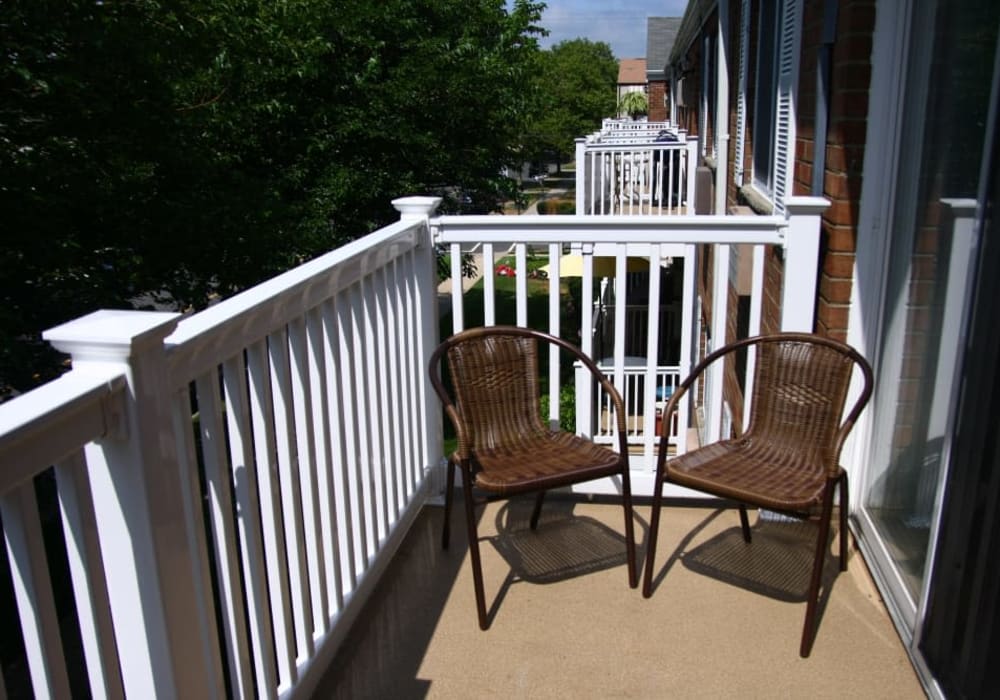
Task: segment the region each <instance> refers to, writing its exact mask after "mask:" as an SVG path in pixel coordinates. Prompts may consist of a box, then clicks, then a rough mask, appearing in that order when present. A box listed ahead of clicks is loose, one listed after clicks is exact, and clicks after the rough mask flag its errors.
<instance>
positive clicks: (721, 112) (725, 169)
mask: <svg viewBox="0 0 1000 700" xmlns="http://www.w3.org/2000/svg"><path fill="white" fill-rule="evenodd" d="M718 10H719V36H718V40H717V41H716V42H715V43H716V46H717V47H718V48H717V54H716V81H715V85H716V95H715V134H716V138H715V143H716V148H715V151H716V154H715V208H714V212H715V213H716V214H718V215H723V214H725V213H726V194H727V191H728V189H729V61H728V60H727V50H726V49H727V47H728V45H729V0H719V4H718Z"/></svg>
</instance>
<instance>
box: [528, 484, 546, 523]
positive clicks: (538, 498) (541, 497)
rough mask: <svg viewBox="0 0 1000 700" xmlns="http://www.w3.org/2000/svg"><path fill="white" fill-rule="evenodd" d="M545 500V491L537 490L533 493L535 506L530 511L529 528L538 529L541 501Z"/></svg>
mask: <svg viewBox="0 0 1000 700" xmlns="http://www.w3.org/2000/svg"><path fill="white" fill-rule="evenodd" d="M543 501H545V491H539V492H538V493H537V494H536V495H535V508H534V510H532V511H531V522H530V524H531V529H532V530H537V529H538V518H539V516H540V515H541V514H542V502H543Z"/></svg>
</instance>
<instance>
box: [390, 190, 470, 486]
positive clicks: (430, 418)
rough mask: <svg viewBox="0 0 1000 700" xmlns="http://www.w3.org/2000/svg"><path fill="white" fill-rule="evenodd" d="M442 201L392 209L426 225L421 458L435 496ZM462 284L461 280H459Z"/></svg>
mask: <svg viewBox="0 0 1000 700" xmlns="http://www.w3.org/2000/svg"><path fill="white" fill-rule="evenodd" d="M440 203H441V198H440V197H401V198H399V199H394V200H392V206H394V207H395V208H396V211H398V212H399V214H400V216H399V219H400V221H412V222H415V223H416V222H418V221H423V222H424V232H423V236H424V239H423V241H422V242H421V244H420V245H419V246H418V247H417V250H416V253H415V255H416V260H415V261H414V262H415V269H416V270H417V278H416V280H415V282H416V293H417V294H416V297H417V298H416V304H417V314H418V315H419V318H418V321H417V325H418V328H419V332H420V342H419V343H418V345H417V366H418V368H419V372H420V379H419V386H420V394H421V396H420V402H419V405H420V406H421V407H422V408H423V414H422V426H421V427H422V432H423V436H424V439H423V440H422V443H423V454H422V455H421V458H422V460H423V461H422V464H423V467H424V472H425V473H426V474H427V475H428V477H430V478H431V479H432V481H431V486H432V491H431V493H437V491H438V490H439V488H438V485H439V484H440V483H442V475H441V473H440V472H441V469H440V468H439V467H440V466H441V462H442V456H443V452H442V444H441V440H442V434H443V433H442V425H443V421H442V417H441V405H440V403H439V402H438V400H437V397H436V396H435V395H434V391H433V389H432V388H431V384H430V376H429V375H428V365H427V363H428V362H429V361H430V357H431V354H432V353H433V352H434V348H436V347H437V345H438V342H439V338H438V335H439V334H440V330H439V327H440V323H439V321H438V299H437V272H436V271H437V254H436V252H435V248H434V239H433V232H432V231H431V227H430V217H431V216H433V215H434V212H435V211H436V210H437V208H438V205H439V204H440ZM458 283H459V284H461V279H459V280H458Z"/></svg>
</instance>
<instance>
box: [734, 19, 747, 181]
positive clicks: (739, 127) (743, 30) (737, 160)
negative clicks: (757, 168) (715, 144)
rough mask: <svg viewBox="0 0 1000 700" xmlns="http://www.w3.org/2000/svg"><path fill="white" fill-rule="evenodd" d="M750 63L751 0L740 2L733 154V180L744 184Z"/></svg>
mask: <svg viewBox="0 0 1000 700" xmlns="http://www.w3.org/2000/svg"><path fill="white" fill-rule="evenodd" d="M749 65H750V0H742V2H741V3H740V58H739V69H738V70H739V73H738V76H739V77H738V81H739V83H738V86H739V87H738V91H737V95H736V153H735V154H734V156H733V181H734V182H735V183H736V186H737V187H742V186H743V148H744V142H745V141H746V133H747V72H748V69H749Z"/></svg>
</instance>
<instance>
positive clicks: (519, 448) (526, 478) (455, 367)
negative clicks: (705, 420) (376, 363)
mask: <svg viewBox="0 0 1000 700" xmlns="http://www.w3.org/2000/svg"><path fill="white" fill-rule="evenodd" d="M540 344H546V345H547V344H554V345H557V346H559V347H560V348H562V349H563V350H565V351H567V352H569V353H570V354H571V355H572V356H573V359H574V360H576V361H579V362H580V363H582V365H583V366H584V367H586V368H587V369H589V370H590V372H591V374H592V375H593V377H594V379H595V380H596V381H598V382H600V383H601V385H602V386H603V390H604V392H605V393H606V394H607V395H608V396H609V397H610V398H611V401H612V403H613V405H614V407H615V418H616V420H617V423H616V425H617V427H618V431H617V432H618V438H619V444H618V452H617V453H616V452H614V451H612V450H609V449H607V448H605V447H602V446H600V445H596V444H594V443H593V442H592V441H590V440H588V439H586V438H583V437H580V436H577V435H572V434H570V433H566V432H562V431H558V430H551V429H549V428H548V427H547V426H546V425H545V423H544V422H543V421H542V417H541V414H540V411H539V396H540V386H539V380H538V374H539V367H538V352H539V350H538V346H539V345H540ZM442 362H444V363H446V364H447V365H448V370H449V375H450V378H451V383H452V386H453V388H454V399H453V398H452V396H451V395H450V394H449V392H448V391H447V390H446V389H445V386H444V382H443V380H442V377H441V373H440V365H441V364H442ZM430 375H431V383H432V384H433V386H434V389H435V391H436V392H437V394H438V396H439V397H440V398H441V401H442V403H443V404H444V408H445V412H446V413H447V415H448V417H449V419H450V420H451V422H452V424H453V425H454V426H455V432H456V436H457V438H458V447H457V449H456V450H455V453H454V454H452V455H450V456H449V458H448V474H447V484H446V491H445V519H444V529H443V532H442V539H441V542H442V546H444V547H445V548H447V546H448V539H449V521H450V513H451V501H452V490H453V488H454V478H455V467H456V465H457V466H458V467H459V468H460V469H461V470H462V474H463V478H462V485H463V495H464V500H465V512H466V526H467V527H468V531H469V553H470V557H471V559H472V572H473V582H474V585H475V592H476V607H477V609H478V613H479V626H480V628H482V629H484V630H485V629H487V628H488V627H489V619H488V617H487V614H486V601H485V595H484V591H483V577H482V567H481V564H480V557H479V539H478V534H477V529H476V518H475V510H474V508H475V504H476V502H477V501H476V499H475V498H474V496H473V490H472V489H473V486H475V487H476V488H478V489H480V490H481V491H483V492H485V493H486V494H487V495H488V497H493V498H502V497H508V496H512V495H514V494H519V493H526V492H536V493H537V494H538V495H537V497H536V500H535V508H534V511H533V513H532V516H531V521H530V524H531V528H532V529H535V528H537V526H538V517H539V514H540V512H541V507H542V503H543V499H544V495H545V491H546V490H548V489H552V488H556V487H559V486H567V485H570V484H575V483H580V482H583V481H590V480H591V479H598V478H601V477H605V476H619V477H621V482H622V503H623V506H624V510H625V543H626V553H627V561H628V578H629V585H630V586H632V587H633V588H635V587H636V586H637V585H638V572H637V570H636V566H635V538H634V534H633V524H632V496H631V487H630V484H629V470H628V449H627V447H628V446H627V444H626V431H625V424H624V422H625V407H624V403H623V402H622V399H621V396H620V395H619V394H618V392H617V391H616V390H615V388H614V386H613V385H612V384H611V382H609V381H608V380H607V378H606V377H605V376H604V375H603V373H601V371H600V370H599V369H598V368H597V366H596V365H595V364H594V363H593V361H592V360H591V359H590V358H588V357H586V356H585V355H583V354H582V353H581V352H580V351H579V350H578V349H577V348H575V347H574V346H572V345H570V344H569V343H567V342H566V341H564V340H561V339H560V338H556V337H554V336H551V335H548V334H545V333H541V332H539V331H534V330H530V329H527V328H515V327H511V326H493V327H489V328H474V329H470V330H467V331H464V332H462V333H458V334H456V335H454V336H452V337H451V338H449V339H448V340H446V341H444V342H443V343H442V344H441V345H440V346H439V347H438V348H437V349H436V350H435V351H434V354H433V355H432V356H431V361H430Z"/></svg>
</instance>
